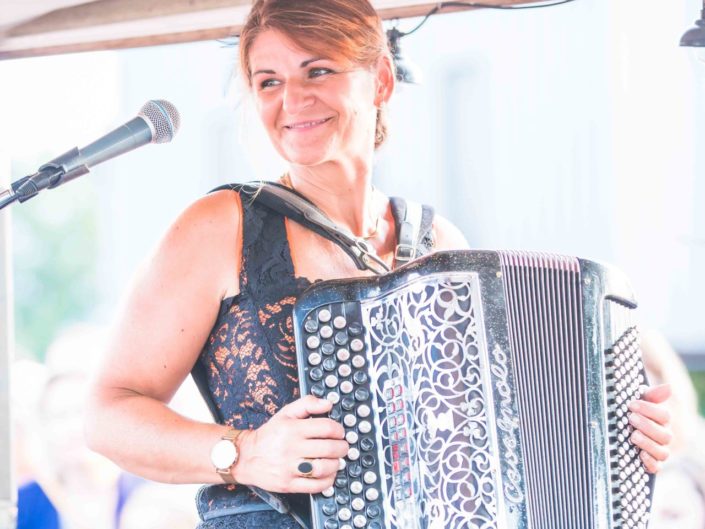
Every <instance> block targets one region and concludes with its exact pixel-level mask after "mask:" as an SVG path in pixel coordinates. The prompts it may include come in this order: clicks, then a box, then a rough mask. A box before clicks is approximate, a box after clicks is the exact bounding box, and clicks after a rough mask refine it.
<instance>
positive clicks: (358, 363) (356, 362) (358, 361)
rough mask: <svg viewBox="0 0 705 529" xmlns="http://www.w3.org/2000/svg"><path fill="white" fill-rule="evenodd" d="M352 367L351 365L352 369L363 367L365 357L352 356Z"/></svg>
mask: <svg viewBox="0 0 705 529" xmlns="http://www.w3.org/2000/svg"><path fill="white" fill-rule="evenodd" d="M351 349H352V347H351ZM352 365H353V367H356V368H358V369H360V368H361V367H362V366H364V365H365V357H364V356H362V355H355V356H353V359H352Z"/></svg>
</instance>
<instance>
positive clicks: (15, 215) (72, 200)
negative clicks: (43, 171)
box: [12, 155, 98, 361]
mask: <svg viewBox="0 0 705 529" xmlns="http://www.w3.org/2000/svg"><path fill="white" fill-rule="evenodd" d="M49 158H50V156H48V155H46V156H45V157H38V159H45V160H46V159H49ZM38 165H39V163H36V162H32V161H27V160H23V161H22V163H16V164H14V165H13V167H12V178H13V180H16V179H18V178H20V177H21V176H22V175H25V174H29V173H31V172H33V171H34V170H36V167H37V166H38ZM95 204H96V200H95V190H94V188H93V187H92V185H91V182H90V179H81V180H80V181H76V182H71V183H69V184H67V185H66V186H65V187H60V188H57V189H53V190H45V191H43V192H42V193H40V194H39V195H37V196H36V197H34V198H32V199H31V200H29V201H27V202H25V203H23V204H16V205H14V206H13V211H12V243H13V248H12V251H13V268H14V270H13V272H14V293H15V333H16V342H17V348H18V353H19V355H20V356H26V357H30V358H34V359H36V360H39V361H43V360H44V356H45V354H46V350H47V347H48V346H49V344H50V343H51V341H52V339H53V338H54V337H55V336H56V335H57V333H58V332H59V331H60V330H61V329H62V328H63V327H64V326H66V325H68V324H70V323H73V322H77V321H85V320H86V319H89V317H90V312H91V308H92V307H94V306H95V299H96V292H97V288H96V279H95V277H96V274H95V270H96V259H97V253H98V252H97V247H98V240H97V226H96V223H97V220H98V215H97V209H96V206H95Z"/></svg>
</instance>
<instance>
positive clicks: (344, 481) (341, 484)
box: [335, 476, 348, 489]
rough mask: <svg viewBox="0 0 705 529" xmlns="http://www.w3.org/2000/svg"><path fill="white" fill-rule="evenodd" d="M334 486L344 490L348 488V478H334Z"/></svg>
mask: <svg viewBox="0 0 705 529" xmlns="http://www.w3.org/2000/svg"><path fill="white" fill-rule="evenodd" d="M335 486H336V487H337V488H339V489H344V488H345V487H347V486H348V478H346V477H345V476H338V477H337V478H335Z"/></svg>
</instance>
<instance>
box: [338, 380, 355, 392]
mask: <svg viewBox="0 0 705 529" xmlns="http://www.w3.org/2000/svg"><path fill="white" fill-rule="evenodd" d="M352 390H353V383H352V382H350V381H349V380H343V382H342V383H341V384H340V391H341V392H342V393H346V394H347V393H350V392H351V391H352Z"/></svg>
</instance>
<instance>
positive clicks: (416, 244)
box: [389, 197, 434, 268]
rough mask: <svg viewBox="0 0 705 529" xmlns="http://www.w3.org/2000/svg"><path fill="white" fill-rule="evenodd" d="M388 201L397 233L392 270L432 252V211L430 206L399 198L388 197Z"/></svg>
mask: <svg viewBox="0 0 705 529" xmlns="http://www.w3.org/2000/svg"><path fill="white" fill-rule="evenodd" d="M389 201H390V204H391V207H392V216H393V217H394V223H395V225H396V232H397V247H396V249H395V251H394V268H398V267H399V266H401V265H403V264H406V263H408V262H409V261H413V260H414V259H416V258H417V257H420V256H422V255H426V254H428V253H429V252H430V251H431V250H432V248H433V238H432V235H431V234H432V230H433V215H434V211H433V208H432V207H431V206H427V205H425V204H424V205H421V204H419V203H417V202H412V201H410V200H409V201H407V200H405V199H403V198H400V197H390V198H389Z"/></svg>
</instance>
